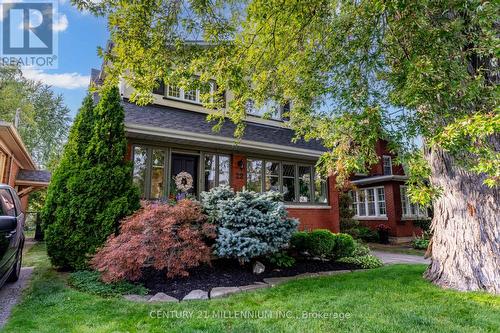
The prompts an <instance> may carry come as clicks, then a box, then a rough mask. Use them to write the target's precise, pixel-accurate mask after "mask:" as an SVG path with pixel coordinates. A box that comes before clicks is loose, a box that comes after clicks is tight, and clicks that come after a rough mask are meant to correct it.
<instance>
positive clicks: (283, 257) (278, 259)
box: [267, 252, 295, 268]
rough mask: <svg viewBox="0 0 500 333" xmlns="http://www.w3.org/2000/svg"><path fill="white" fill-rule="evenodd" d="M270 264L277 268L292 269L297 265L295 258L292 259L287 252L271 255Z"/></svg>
mask: <svg viewBox="0 0 500 333" xmlns="http://www.w3.org/2000/svg"><path fill="white" fill-rule="evenodd" d="M267 260H269V262H270V263H271V264H272V265H274V266H276V267H281V268H283V267H292V266H293V265H295V258H293V257H290V256H289V255H288V254H286V253H285V252H276V253H273V254H271V255H270V256H269V257H268V259H267Z"/></svg>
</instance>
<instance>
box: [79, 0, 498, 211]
mask: <svg viewBox="0 0 500 333" xmlns="http://www.w3.org/2000/svg"><path fill="white" fill-rule="evenodd" d="M72 2H73V3H74V4H76V5H77V6H78V7H79V8H81V9H88V10H91V11H93V12H94V13H96V14H98V15H104V14H106V15H108V18H109V27H110V30H111V40H112V46H113V47H112V49H111V52H103V56H104V58H105V60H106V61H111V62H112V63H113V66H112V67H108V68H107V75H108V79H107V83H108V84H116V83H117V80H118V78H119V77H123V78H124V79H125V80H126V81H127V82H128V83H129V84H130V85H131V86H132V87H133V88H135V90H136V91H135V93H134V95H133V96H132V100H134V101H136V102H137V103H139V104H144V103H148V102H150V101H151V98H152V96H151V91H152V90H153V88H155V85H157V84H158V80H161V79H163V80H165V81H166V82H167V83H175V84H177V85H180V86H181V87H188V88H193V87H194V85H196V84H197V83H196V82H195V80H193V76H194V75H199V76H200V79H201V81H202V82H208V80H210V79H215V80H216V82H217V87H218V91H216V92H215V95H214V96H206V95H207V94H205V96H204V97H205V105H206V106H207V107H217V106H220V103H222V100H221V99H218V98H214V99H213V100H212V99H210V98H208V97H217V96H219V94H220V93H221V92H223V91H227V90H229V91H231V92H232V93H234V99H232V100H230V101H229V103H228V107H227V108H225V109H219V110H220V111H219V113H216V114H214V115H211V116H210V117H209V118H210V119H212V120H213V119H216V120H219V124H218V125H220V123H221V122H222V121H223V120H224V118H225V117H227V118H229V119H230V120H231V121H233V122H235V123H236V124H237V125H238V126H237V129H236V133H235V134H236V136H241V135H242V133H243V130H244V123H243V120H244V118H245V104H246V102H247V101H248V100H249V99H251V100H253V101H255V102H256V103H257V104H259V103H263V102H264V101H266V100H268V99H269V98H271V99H274V100H276V101H280V102H284V101H291V103H292V106H293V107H292V108H291V111H290V114H289V115H288V116H289V117H290V121H291V126H292V128H293V129H294V130H295V131H296V133H297V135H298V136H302V137H304V138H306V139H320V140H322V141H323V143H324V145H325V146H326V147H327V148H329V151H328V152H327V153H325V154H324V155H323V156H322V158H321V160H320V163H319V165H320V167H321V169H322V170H323V171H324V172H334V173H336V175H337V177H338V179H339V180H340V181H342V180H344V179H346V178H347V177H348V176H349V175H350V174H352V173H353V172H362V171H364V170H365V169H366V168H367V165H368V164H370V163H374V162H375V161H376V160H377V156H376V154H375V150H374V146H375V142H376V140H377V139H378V138H379V137H382V138H386V139H389V140H390V141H391V142H392V143H393V146H392V149H393V150H394V151H395V152H397V153H399V156H400V157H401V159H402V160H404V161H406V162H407V165H408V166H409V169H410V173H411V175H412V178H411V180H410V183H411V184H412V185H420V186H417V187H420V191H412V194H413V196H414V199H417V200H418V201H420V202H426V201H428V200H429V199H430V197H431V196H433V195H434V194H436V189H433V188H431V187H427V186H426V185H425V184H424V182H422V181H421V180H420V179H422V176H427V175H428V174H429V173H430V167H429V165H428V163H427V162H426V161H425V160H424V158H423V154H422V151H421V150H420V149H419V147H418V146H419V144H416V143H415V142H419V141H422V142H423V143H424V144H425V146H426V147H427V148H428V149H430V150H432V149H439V150H445V151H447V152H448V153H450V154H452V155H453V156H454V157H455V160H456V161H458V162H459V163H460V164H461V165H462V166H463V167H465V168H468V169H469V170H471V171H473V172H477V173H484V174H486V175H487V177H485V178H484V181H485V182H486V183H487V184H488V185H490V186H494V185H495V184H498V183H499V182H500V153H499V149H500V147H499V145H500V144H499V132H500V115H499V108H498V93H499V89H498V81H499V68H498V56H499V51H500V48H499V45H500V43H499V42H500V41H499V37H498V36H499V34H498V32H499V23H498V6H497V5H496V3H495V2H487V1H481V0H444V1H433V0H423V1H401V0H360V1H345V0H310V1H292V0H279V1H278V0H253V1H238V0H227V1H204V0H203V1H202V0H191V1H174V0H152V1H134V2H128V1H114V0H103V1H100V2H95V1H85V0H73V1H72ZM190 40H202V41H203V42H204V44H203V43H202V44H200V43H192V42H190ZM216 128H217V126H216ZM413 187H415V186H413Z"/></svg>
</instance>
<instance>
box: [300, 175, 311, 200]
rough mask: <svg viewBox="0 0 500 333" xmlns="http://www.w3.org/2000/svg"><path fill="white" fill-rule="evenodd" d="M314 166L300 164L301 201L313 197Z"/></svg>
mask: <svg viewBox="0 0 500 333" xmlns="http://www.w3.org/2000/svg"><path fill="white" fill-rule="evenodd" d="M311 170H312V167H310V166H299V202H309V201H310V199H311V175H312V171H311Z"/></svg>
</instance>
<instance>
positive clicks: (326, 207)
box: [285, 205, 332, 209]
mask: <svg viewBox="0 0 500 333" xmlns="http://www.w3.org/2000/svg"><path fill="white" fill-rule="evenodd" d="M285 208H292V209H331V208H332V207H330V206H327V205H285Z"/></svg>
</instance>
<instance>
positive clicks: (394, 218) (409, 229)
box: [360, 182, 422, 237]
mask: <svg viewBox="0 0 500 333" xmlns="http://www.w3.org/2000/svg"><path fill="white" fill-rule="evenodd" d="M400 185H402V183H400V182H388V183H385V184H384V191H385V207H386V210H387V220H362V221H360V223H361V225H364V226H366V227H369V228H371V229H375V228H376V227H377V225H379V224H380V223H385V224H387V225H388V226H389V227H390V228H391V231H390V232H389V235H390V236H392V237H410V236H413V235H420V234H421V233H422V231H421V230H420V229H419V228H416V227H414V226H413V222H412V221H411V220H402V213H403V211H402V208H401V192H400Z"/></svg>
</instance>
